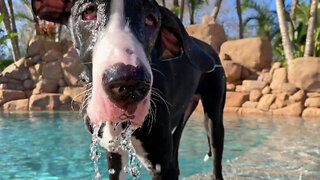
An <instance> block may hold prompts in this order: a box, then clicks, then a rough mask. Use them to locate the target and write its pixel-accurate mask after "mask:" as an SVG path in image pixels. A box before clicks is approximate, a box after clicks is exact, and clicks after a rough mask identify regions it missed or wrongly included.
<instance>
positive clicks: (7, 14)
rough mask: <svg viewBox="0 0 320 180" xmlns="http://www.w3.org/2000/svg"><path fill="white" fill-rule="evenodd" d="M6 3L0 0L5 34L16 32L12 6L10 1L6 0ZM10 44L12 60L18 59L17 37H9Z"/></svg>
mask: <svg viewBox="0 0 320 180" xmlns="http://www.w3.org/2000/svg"><path fill="white" fill-rule="evenodd" d="M7 4H8V7H9V11H8V9H7ZM7 4H6V2H5V1H4V0H0V13H1V14H2V15H3V25H4V29H5V31H6V33H7V34H9V35H10V34H11V33H17V29H16V22H15V17H14V11H13V7H12V1H11V0H7ZM9 41H10V44H11V48H10V49H11V54H12V56H13V58H14V60H18V59H20V56H21V55H20V48H19V42H18V37H17V36H14V37H12V38H10V39H9Z"/></svg>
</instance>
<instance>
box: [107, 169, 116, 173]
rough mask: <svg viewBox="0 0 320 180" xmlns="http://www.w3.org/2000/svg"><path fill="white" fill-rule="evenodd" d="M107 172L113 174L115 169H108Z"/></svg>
mask: <svg viewBox="0 0 320 180" xmlns="http://www.w3.org/2000/svg"><path fill="white" fill-rule="evenodd" d="M108 172H109V174H114V173H115V172H116V171H115V170H114V169H109V171H108Z"/></svg>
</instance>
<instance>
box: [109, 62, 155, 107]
mask: <svg viewBox="0 0 320 180" xmlns="http://www.w3.org/2000/svg"><path fill="white" fill-rule="evenodd" d="M150 79H151V78H150V74H149V73H148V72H147V69H146V68H145V67H144V66H136V67H135V66H132V65H125V64H123V63H118V64H115V65H113V66H111V67H110V68H108V69H107V70H106V71H105V73H104V76H103V83H104V84H103V85H104V88H105V91H106V93H107V95H108V97H109V98H110V100H111V101H112V102H113V103H115V104H116V105H118V106H120V107H125V106H127V105H129V104H133V103H135V102H139V101H141V100H143V99H144V98H145V97H146V96H147V94H148V92H149V90H150Z"/></svg>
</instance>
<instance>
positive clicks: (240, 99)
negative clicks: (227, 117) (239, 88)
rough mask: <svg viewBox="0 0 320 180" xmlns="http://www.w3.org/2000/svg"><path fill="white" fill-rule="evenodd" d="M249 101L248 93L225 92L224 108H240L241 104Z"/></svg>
mask: <svg viewBox="0 0 320 180" xmlns="http://www.w3.org/2000/svg"><path fill="white" fill-rule="evenodd" d="M248 100H249V93H239V92H230V91H229V92H227V95H226V104H225V106H226V107H241V106H242V104H243V103H244V102H246V101H248Z"/></svg>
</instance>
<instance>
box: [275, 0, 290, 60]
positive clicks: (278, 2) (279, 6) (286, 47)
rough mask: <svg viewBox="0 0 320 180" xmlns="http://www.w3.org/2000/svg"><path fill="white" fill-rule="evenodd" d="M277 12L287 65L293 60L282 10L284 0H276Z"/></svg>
mask: <svg viewBox="0 0 320 180" xmlns="http://www.w3.org/2000/svg"><path fill="white" fill-rule="evenodd" d="M276 6H277V14H278V20H279V26H280V32H281V37H282V45H283V49H284V54H285V58H286V62H287V64H288V65H289V64H290V62H291V61H292V60H293V47H292V44H291V42H290V39H289V34H288V28H287V25H286V15H285V11H284V2H283V0H276Z"/></svg>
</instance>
